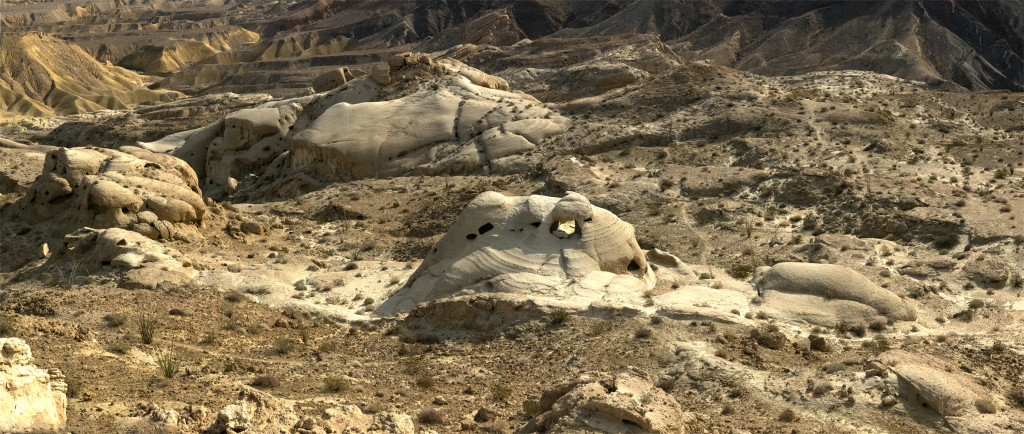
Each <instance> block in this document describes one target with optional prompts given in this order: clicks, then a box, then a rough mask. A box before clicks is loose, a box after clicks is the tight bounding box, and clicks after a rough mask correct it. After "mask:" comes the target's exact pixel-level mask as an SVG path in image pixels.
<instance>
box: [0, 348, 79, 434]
mask: <svg viewBox="0 0 1024 434" xmlns="http://www.w3.org/2000/svg"><path fill="white" fill-rule="evenodd" d="M67 390H68V385H67V384H65V383H64V375H63V374H61V373H60V371H58V370H56V369H51V370H50V372H47V371H44V370H42V369H39V368H38V367H36V366H35V365H33V364H32V350H31V349H29V347H28V344H26V343H25V341H23V340H21V339H17V338H2V339H0V432H36V431H57V430H60V429H62V428H63V427H64V424H65V423H66V422H67V418H68V416H67V405H68V398H67V395H66V392H67Z"/></svg>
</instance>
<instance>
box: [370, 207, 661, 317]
mask: <svg viewBox="0 0 1024 434" xmlns="http://www.w3.org/2000/svg"><path fill="white" fill-rule="evenodd" d="M654 283H655V277H654V273H653V271H652V270H651V269H650V267H649V265H648V263H647V259H646V258H645V256H644V253H643V251H642V250H641V249H640V247H639V245H638V244H637V242H636V238H635V236H634V231H633V226H631V225H630V224H629V223H626V222H624V221H622V220H620V219H619V218H618V217H616V216H615V215H614V214H612V213H611V212H608V211H607V210H604V209H601V208H598V207H595V206H593V205H591V204H590V202H589V201H588V200H587V199H586V198H585V197H583V196H582V195H580V194H577V193H573V192H569V193H567V194H566V196H565V197H563V198H561V199H558V198H554V197H547V196H528V197H526V196H513V197H507V196H504V195H502V194H501V193H496V192H486V193H481V194H480V195H479V196H477V197H476V198H475V199H473V201H472V202H470V203H469V205H468V206H467V207H466V209H465V210H463V212H462V214H460V215H459V217H458V219H457V220H456V221H455V224H454V225H452V228H451V229H449V231H448V233H447V234H445V236H444V237H442V238H441V240H440V241H438V243H437V244H436V245H435V246H434V249H433V250H432V251H431V252H430V254H428V255H427V257H426V258H425V259H424V260H423V263H422V264H421V265H420V267H419V268H418V269H417V270H416V271H415V272H414V273H413V274H412V276H411V277H410V278H409V281H408V282H407V283H406V285H405V286H404V287H403V288H401V289H399V290H398V291H396V292H395V293H393V294H392V295H391V296H390V297H389V298H388V299H387V300H386V301H385V302H384V303H383V304H382V305H381V306H380V307H379V308H378V309H377V312H378V313H381V314H390V313H396V312H407V311H409V310H411V309H412V308H414V307H416V305H417V304H419V303H421V302H425V301H430V300H437V299H441V298H445V297H452V296H457V295H468V294H474V293H478V292H491V293H514V294H524V295H529V296H531V297H540V298H547V299H554V300H558V301H562V302H566V303H568V304H570V305H573V306H574V307H577V308H580V309H585V308H587V307H588V306H589V305H590V304H592V303H594V302H599V303H605V302H607V303H611V304H614V305H625V304H637V305H639V304H642V301H640V297H641V295H642V293H643V292H644V291H645V290H647V289H649V288H651V287H653V286H654Z"/></svg>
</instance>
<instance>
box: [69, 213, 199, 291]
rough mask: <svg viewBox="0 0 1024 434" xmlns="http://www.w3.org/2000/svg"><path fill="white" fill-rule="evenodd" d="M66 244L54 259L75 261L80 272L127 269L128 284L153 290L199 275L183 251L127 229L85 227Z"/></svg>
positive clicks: (125, 275) (75, 233)
mask: <svg viewBox="0 0 1024 434" xmlns="http://www.w3.org/2000/svg"><path fill="white" fill-rule="evenodd" d="M64 247H65V250H63V251H61V252H57V253H55V254H54V255H53V257H51V258H50V260H51V261H54V262H56V261H65V260H68V261H72V262H73V266H75V267H78V269H77V270H75V271H76V272H80V273H86V274H93V273H96V272H99V271H103V270H118V271H123V272H125V274H124V278H125V281H126V283H128V285H127V286H134V287H142V288H147V289H153V288H156V287H157V286H158V285H159V284H162V283H173V284H181V283H185V282H188V281H190V280H191V279H192V278H193V277H195V276H196V275H197V274H198V272H197V271H196V270H195V269H194V268H192V266H191V261H189V260H188V259H186V258H185V257H184V255H182V254H181V252H178V251H177V250H175V249H173V248H170V247H167V246H165V245H163V244H161V243H159V242H157V241H153V240H151V239H149V238H147V237H145V236H143V235H141V234H139V233H137V232H132V231H128V230H124V229H118V228H111V229H100V230H96V229H92V228H81V229H79V230H77V231H75V232H73V233H71V234H68V235H66V236H65V237H64Z"/></svg>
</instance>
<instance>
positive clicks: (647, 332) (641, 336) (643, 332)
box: [633, 327, 654, 339]
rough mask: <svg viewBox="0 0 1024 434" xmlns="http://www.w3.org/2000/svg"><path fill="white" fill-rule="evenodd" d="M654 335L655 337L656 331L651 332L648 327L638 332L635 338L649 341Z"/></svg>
mask: <svg viewBox="0 0 1024 434" xmlns="http://www.w3.org/2000/svg"><path fill="white" fill-rule="evenodd" d="M652 335H654V330H651V329H649V328H647V327H643V328H640V329H638V330H637V331H636V333H634V334H633V336H634V337H636V338H637V339H647V338H650V337H651V336H652Z"/></svg>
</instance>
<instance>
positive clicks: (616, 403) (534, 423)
mask: <svg viewBox="0 0 1024 434" xmlns="http://www.w3.org/2000/svg"><path fill="white" fill-rule="evenodd" d="M530 404H531V405H532V406H534V407H535V408H534V411H540V412H541V413H540V414H538V415H537V416H535V417H534V418H533V419H531V420H530V422H529V423H528V424H527V425H526V426H524V427H523V428H521V429H520V430H519V431H518V432H520V433H532V432H592V433H601V432H603V433H665V434H667V433H683V432H686V427H685V426H684V421H686V420H687V419H688V417H687V415H686V414H685V413H683V411H682V408H681V407H680V406H679V403H678V402H676V400H675V398H672V396H671V395H669V394H667V393H665V391H663V390H661V389H659V388H657V387H654V386H653V385H652V384H651V382H650V381H647V380H645V379H643V378H640V377H638V376H636V375H633V374H629V373H623V374H619V375H616V376H614V377H612V376H610V375H607V374H600V375H598V376H597V377H596V378H595V377H589V376H583V377H581V378H580V379H577V380H574V381H569V382H566V383H561V384H557V385H555V386H554V387H552V388H551V389H549V390H547V391H545V392H544V394H543V395H542V396H541V398H540V401H539V402H537V401H532V402H531V403H530ZM524 406H526V404H524Z"/></svg>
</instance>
